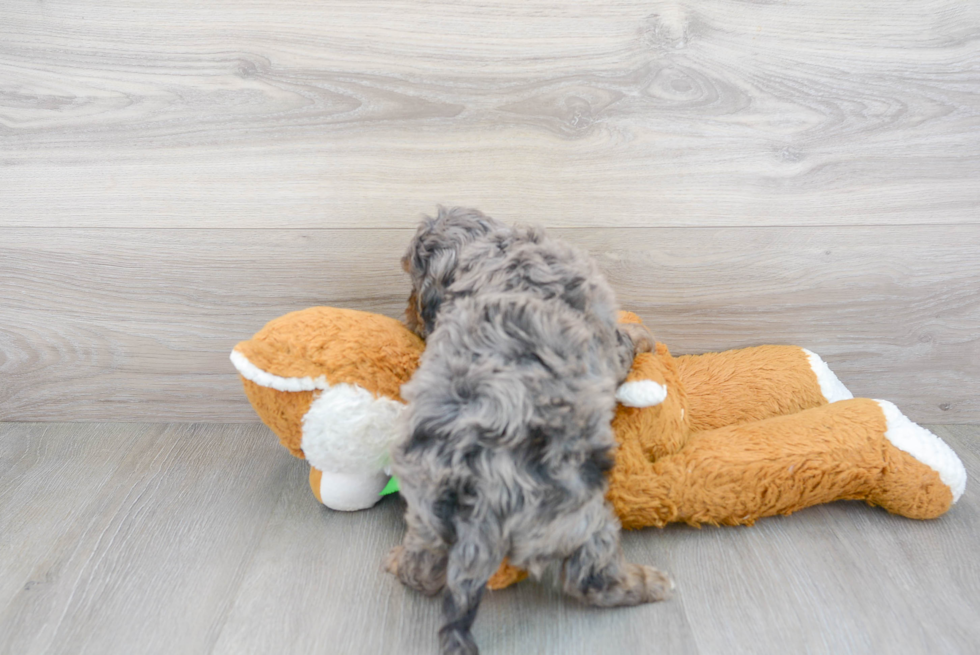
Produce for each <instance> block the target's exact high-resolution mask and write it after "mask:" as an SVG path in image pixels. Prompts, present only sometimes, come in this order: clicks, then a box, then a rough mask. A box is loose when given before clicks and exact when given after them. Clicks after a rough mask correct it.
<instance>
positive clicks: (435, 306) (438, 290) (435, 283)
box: [416, 250, 456, 334]
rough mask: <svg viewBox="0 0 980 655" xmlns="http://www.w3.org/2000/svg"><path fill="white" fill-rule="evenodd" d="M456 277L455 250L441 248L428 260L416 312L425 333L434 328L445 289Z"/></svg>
mask: <svg viewBox="0 0 980 655" xmlns="http://www.w3.org/2000/svg"><path fill="white" fill-rule="evenodd" d="M455 278H456V251H455V250H443V251H441V252H439V253H438V254H436V255H435V256H434V257H432V258H431V259H430V260H429V266H428V270H427V271H426V276H425V278H424V280H423V282H422V288H421V289H419V291H418V295H417V299H416V300H417V302H418V314H419V317H420V318H421V320H422V323H423V324H424V325H425V332H426V334H431V333H432V330H433V329H434V328H435V322H436V315H437V314H438V313H439V308H440V307H441V306H442V302H443V300H445V297H446V290H447V289H448V288H449V287H450V285H451V284H452V283H453V280H454V279H455Z"/></svg>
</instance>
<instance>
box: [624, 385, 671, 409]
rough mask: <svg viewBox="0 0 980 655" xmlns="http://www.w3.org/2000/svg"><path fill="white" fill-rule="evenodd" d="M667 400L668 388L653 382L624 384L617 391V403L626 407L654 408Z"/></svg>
mask: <svg viewBox="0 0 980 655" xmlns="http://www.w3.org/2000/svg"><path fill="white" fill-rule="evenodd" d="M666 399H667V386H666V385H663V384H658V383H657V382H654V381H653V380H634V381H632V382H624V383H623V384H621V385H619V388H618V389H617V390H616V401H617V402H618V403H619V404H620V405H625V406H626V407H654V406H656V405H659V404H660V403H662V402H663V401H664V400H666Z"/></svg>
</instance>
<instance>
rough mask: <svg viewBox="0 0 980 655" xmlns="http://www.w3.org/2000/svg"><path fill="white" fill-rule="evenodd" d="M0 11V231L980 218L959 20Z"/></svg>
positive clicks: (918, 12) (745, 7) (875, 9)
mask: <svg viewBox="0 0 980 655" xmlns="http://www.w3.org/2000/svg"><path fill="white" fill-rule="evenodd" d="M130 9H131V8H130V6H129V5H128V4H125V3H118V2H98V3H95V2H83V3H79V2H73V3H59V2H45V3H43V4H37V3H33V2H26V1H9V2H5V3H3V6H2V7H0V190H2V194H3V199H4V205H3V207H2V208H0V226H21V227H37V226H62V227H75V226H89V227H113V226H114V227H121V226H125V227H144V226H147V225H153V226H158V227H202V226H206V227H270V226H277V227H281V226H292V227H304V228H310V227H327V226H328V227H350V226H362V227H405V226H407V225H408V224H410V223H411V221H412V219H413V218H414V215H415V213H416V212H417V211H419V210H420V209H424V208H427V207H429V206H431V204H432V203H434V202H444V203H448V204H457V203H458V204H468V205H477V206H480V207H483V208H484V209H485V210H487V211H489V212H493V213H497V214H501V215H507V216H511V217H517V216H520V215H522V214H523V213H525V212H527V211H528V210H533V211H534V212H537V213H539V214H541V215H543V216H546V217H548V220H549V221H550V222H551V223H552V224H554V225H561V226H596V225H601V226H686V225H710V226H740V225H799V224H808V225H826V224H837V225H841V224H876V225H887V224H923V223H930V224H948V223H972V224H976V223H978V222H980V214H978V212H977V207H978V205H980V185H978V184H977V179H978V178H980V129H978V119H977V111H978V109H980V85H978V84H977V79H976V71H977V70H978V67H980V39H978V38H977V37H978V34H980V8H978V5H977V3H975V2H962V1H960V0H913V1H909V0H874V1H871V0H866V1H862V2H852V3H846V4H845V5H841V3H839V2H836V1H835V0H809V1H808V2H795V3H792V4H789V5H783V4H773V3H745V2H733V1H731V0H711V1H705V0H680V1H674V0H652V1H651V0H643V1H640V0H626V1H616V2H607V1H598V0H594V1H591V2H577V3H574V5H569V4H568V3H562V2H554V1H541V0H535V1H531V2H525V1H521V2H517V1H512V2H494V3H486V2H484V1H482V0H477V1H472V2H433V3H429V2H426V3H402V2H394V1H385V2H375V3H370V5H364V4H363V3H351V2H342V1H337V0H334V1H332V2H321V3H317V4H315V5H311V4H309V3H305V2H277V3H268V2H247V3H242V2H220V3H208V5H207V7H202V6H200V5H199V3H194V2H188V1H183V2H144V3H141V5H140V7H139V9H138V10H137V11H131V10H130Z"/></svg>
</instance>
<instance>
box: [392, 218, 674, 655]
mask: <svg viewBox="0 0 980 655" xmlns="http://www.w3.org/2000/svg"><path fill="white" fill-rule="evenodd" d="M403 265H404V267H405V269H406V271H407V272H408V273H409V274H410V275H411V278H412V295H411V297H410V298H409V308H408V311H407V312H406V313H407V323H408V325H409V327H411V328H412V329H413V330H415V331H416V332H417V333H418V334H419V335H420V336H422V337H424V338H426V340H427V343H426V350H425V353H424V354H423V355H422V360H421V363H420V365H419V368H418V370H417V371H416V373H415V375H414V376H413V377H412V380H411V381H410V382H409V383H408V384H406V385H405V386H404V387H403V388H402V395H403V397H404V398H405V400H406V401H408V403H409V405H408V406H409V410H408V420H407V422H406V426H405V430H406V432H405V434H404V435H403V438H402V439H401V440H400V442H399V443H398V445H397V446H396V447H395V448H394V452H393V453H392V468H393V472H394V473H395V475H397V476H398V478H399V481H400V485H401V495H402V497H403V498H404V499H405V501H406V503H407V509H406V513H405V519H406V522H407V528H408V529H407V533H406V535H405V539H404V542H403V543H402V545H401V546H398V547H396V548H395V549H394V550H392V552H391V553H390V554H389V556H388V560H387V568H388V570H389V571H391V572H392V573H394V574H396V575H397V576H398V578H399V579H400V580H401V581H402V583H404V584H405V585H407V586H409V587H412V588H415V589H418V590H419V591H422V592H423V593H426V594H430V595H431V594H435V593H438V592H439V591H440V590H443V589H445V594H444V614H445V624H444V625H443V627H442V628H441V629H440V631H439V638H440V645H441V648H442V652H443V653H476V652H477V647H476V643H475V642H474V641H473V637H472V635H471V634H470V628H471V626H472V624H473V620H474V618H475V617H476V611H477V607H478V606H479V603H480V599H481V597H482V595H483V592H484V589H485V588H486V583H487V580H488V578H489V577H490V576H491V575H492V574H493V573H494V572H495V571H496V570H497V568H498V567H499V566H500V563H501V562H502V561H503V559H504V558H505V557H509V558H510V561H511V563H513V564H514V565H516V566H519V567H521V568H524V569H527V570H528V571H529V572H530V573H531V574H532V575H534V576H536V577H537V576H540V574H541V573H542V571H543V569H544V567H545V566H546V565H547V564H548V563H549V562H551V561H554V560H559V561H562V562H563V568H562V575H563V586H564V589H565V591H566V592H567V593H568V594H570V595H572V596H574V597H576V598H578V599H580V600H581V601H583V602H585V603H588V604H590V605H596V606H601V607H612V606H619V605H636V604H639V603H647V602H651V601H656V600H662V599H664V598H666V597H667V595H668V594H669V592H670V590H671V589H672V584H671V582H670V579H669V578H668V577H667V575H665V574H664V573H662V572H660V571H658V570H656V569H653V568H650V567H647V566H640V565H637V564H631V563H628V562H626V561H625V560H624V558H623V554H622V551H621V549H620V545H619V531H620V525H619V521H618V520H617V519H616V517H615V515H614V514H613V512H612V509H611V507H610V506H609V505H608V504H607V503H606V501H605V491H606V481H605V476H604V475H603V474H604V472H605V471H607V470H608V469H609V468H610V467H611V466H612V449H613V447H614V446H615V440H614V438H613V434H612V429H611V427H610V423H611V420H612V417H613V410H614V407H615V398H614V394H615V391H616V386H617V384H618V383H619V382H621V381H622V380H623V379H624V378H625V377H626V374H627V372H628V371H629V368H630V365H631V364H632V362H633V357H634V353H635V352H636V351H637V350H649V349H650V347H651V346H652V345H653V339H652V336H651V335H649V333H648V332H646V331H645V328H642V327H640V326H625V325H617V322H616V302H615V298H614V296H613V293H612V290H611V289H610V288H609V285H608V284H607V283H606V281H605V279H604V278H603V276H602V275H601V274H600V273H599V271H598V269H597V268H596V266H595V264H594V263H593V262H592V260H591V259H590V258H589V257H588V256H586V255H585V254H583V253H581V252H579V251H578V250H576V249H574V248H572V247H570V246H568V245H566V244H564V243H562V242H560V241H556V240H554V239H550V238H548V237H547V236H546V235H545V234H544V232H543V231H542V230H541V229H539V228H534V227H515V228H509V227H507V226H505V225H503V224H502V223H499V222H498V221H495V220H493V219H491V218H489V217H488V216H484V215H483V214H481V213H480V212H478V211H476V210H471V209H460V208H455V209H450V210H446V209H444V208H441V207H440V209H439V214H438V216H437V217H436V218H434V219H432V218H430V219H427V220H425V221H424V222H423V223H422V225H421V226H420V227H419V230H418V232H417V233H416V235H415V237H414V239H413V240H412V243H411V246H410V247H409V249H408V253H407V254H406V255H405V257H404V259H403Z"/></svg>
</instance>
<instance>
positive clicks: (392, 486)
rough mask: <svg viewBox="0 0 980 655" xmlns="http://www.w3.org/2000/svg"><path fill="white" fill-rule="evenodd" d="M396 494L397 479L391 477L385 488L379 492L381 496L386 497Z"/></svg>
mask: <svg viewBox="0 0 980 655" xmlns="http://www.w3.org/2000/svg"><path fill="white" fill-rule="evenodd" d="M396 493H398V478H396V477H395V476H391V479H390V480H388V484H386V485H385V488H384V489H382V490H381V495H382V496H387V495H388V494H396Z"/></svg>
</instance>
